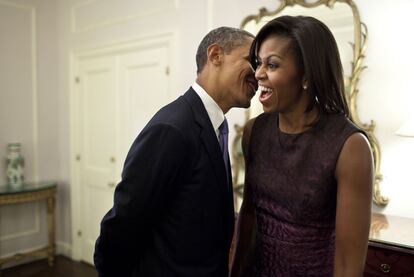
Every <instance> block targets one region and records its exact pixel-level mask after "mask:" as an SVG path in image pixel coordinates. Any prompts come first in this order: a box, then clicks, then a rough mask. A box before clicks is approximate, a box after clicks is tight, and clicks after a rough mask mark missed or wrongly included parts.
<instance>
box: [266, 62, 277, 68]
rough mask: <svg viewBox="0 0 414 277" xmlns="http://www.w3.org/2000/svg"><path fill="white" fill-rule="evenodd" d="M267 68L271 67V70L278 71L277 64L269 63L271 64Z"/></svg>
mask: <svg viewBox="0 0 414 277" xmlns="http://www.w3.org/2000/svg"><path fill="white" fill-rule="evenodd" d="M267 67H269V69H276V68H277V64H274V63H269V64H268V65H267Z"/></svg>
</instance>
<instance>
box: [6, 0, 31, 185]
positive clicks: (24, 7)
mask: <svg viewBox="0 0 414 277" xmlns="http://www.w3.org/2000/svg"><path fill="white" fill-rule="evenodd" d="M0 5H3V6H6V7H13V8H16V9H23V10H26V11H28V12H29V14H30V19H31V30H30V31H31V56H32V61H31V63H32V77H31V78H32V98H33V101H32V124H33V161H32V164H33V180H32V181H34V182H37V181H38V180H39V170H38V161H39V155H38V115H37V110H38V104H37V39H36V38H37V34H36V8H35V7H34V6H30V5H22V4H16V3H13V2H10V1H5V0H0Z"/></svg>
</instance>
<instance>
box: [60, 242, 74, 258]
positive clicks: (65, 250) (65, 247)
mask: <svg viewBox="0 0 414 277" xmlns="http://www.w3.org/2000/svg"><path fill="white" fill-rule="evenodd" d="M56 255H63V256H65V257H68V258H72V245H71V244H69V243H67V242H63V241H57V242H56Z"/></svg>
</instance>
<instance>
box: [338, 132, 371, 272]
mask: <svg viewBox="0 0 414 277" xmlns="http://www.w3.org/2000/svg"><path fill="white" fill-rule="evenodd" d="M335 173H336V178H337V183H338V191H337V206H336V240H335V264H334V277H357V276H358V277H362V276H363V271H364V267H365V258H366V254H367V245H368V236H369V228H370V221H371V203H372V185H373V160H372V152H371V148H370V145H369V142H368V140H367V139H366V137H365V136H364V135H363V134H361V133H355V134H352V135H351V136H350V137H349V138H348V139H347V140H346V142H345V144H344V146H343V148H342V150H341V153H340V155H339V158H338V162H337V165H336V172H335Z"/></svg>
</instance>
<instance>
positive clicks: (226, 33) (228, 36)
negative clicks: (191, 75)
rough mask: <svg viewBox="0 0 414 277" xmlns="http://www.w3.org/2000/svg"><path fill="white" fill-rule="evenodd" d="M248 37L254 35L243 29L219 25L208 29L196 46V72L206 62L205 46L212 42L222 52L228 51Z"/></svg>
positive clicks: (241, 43) (200, 69)
mask: <svg viewBox="0 0 414 277" xmlns="http://www.w3.org/2000/svg"><path fill="white" fill-rule="evenodd" d="M248 38H254V36H253V35H252V34H251V33H249V32H247V31H244V30H241V29H237V28H231V27H219V28H217V29H214V30H212V31H210V32H209V33H208V34H207V35H206V36H205V37H204V38H203V40H202V41H201V43H200V45H199V46H198V50H197V54H196V63H197V73H200V72H201V71H202V70H203V68H204V66H205V65H206V62H207V48H208V47H209V46H210V45H212V44H215V43H216V44H218V45H219V46H220V47H221V48H223V50H224V53H226V54H228V53H230V52H231V51H232V50H233V49H234V48H236V47H239V46H241V45H243V44H244V43H245V42H246V41H247V39H248Z"/></svg>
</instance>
